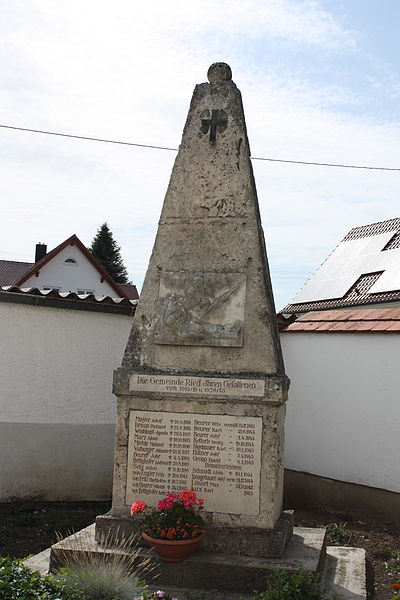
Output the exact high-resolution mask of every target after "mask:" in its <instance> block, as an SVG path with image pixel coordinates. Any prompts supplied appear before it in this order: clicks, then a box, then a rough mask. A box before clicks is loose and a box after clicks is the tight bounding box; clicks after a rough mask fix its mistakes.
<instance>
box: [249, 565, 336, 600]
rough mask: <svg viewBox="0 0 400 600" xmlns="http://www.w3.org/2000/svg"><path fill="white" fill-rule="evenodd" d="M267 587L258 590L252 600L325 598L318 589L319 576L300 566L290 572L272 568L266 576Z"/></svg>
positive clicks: (313, 599)
mask: <svg viewBox="0 0 400 600" xmlns="http://www.w3.org/2000/svg"><path fill="white" fill-rule="evenodd" d="M265 580H266V583H267V587H266V589H265V590H264V591H262V592H258V593H257V594H256V596H255V598H254V599H253V600H323V599H324V598H327V596H326V595H325V592H324V591H323V590H322V591H321V589H320V576H319V574H317V573H310V572H309V571H306V570H305V569H304V568H303V567H301V568H300V569H299V570H298V571H297V572H296V573H293V574H290V573H287V572H286V571H282V570H281V569H273V571H272V572H271V573H269V574H268V575H267V576H266V578H265Z"/></svg>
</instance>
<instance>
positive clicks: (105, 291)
mask: <svg viewBox="0 0 400 600" xmlns="http://www.w3.org/2000/svg"><path fill="white" fill-rule="evenodd" d="M0 285H1V286H6V285H14V286H17V287H20V288H22V287H23V288H29V287H34V288H38V289H39V290H43V291H48V290H55V291H58V292H74V293H76V294H94V295H95V296H109V297H110V298H130V299H131V300H134V299H137V298H138V293H137V290H136V286H134V285H130V284H126V285H125V284H124V285H120V284H118V283H116V282H115V281H114V280H113V278H112V277H111V276H110V275H109V273H108V272H107V271H106V270H105V269H104V268H103V267H102V265H101V264H100V263H99V262H98V261H97V260H96V258H95V257H94V256H93V255H92V254H91V253H90V252H89V250H88V249H87V248H86V246H85V245H84V244H83V243H82V242H81V241H80V240H79V238H78V237H77V236H76V235H75V234H74V235H72V236H71V237H69V238H68V239H66V240H65V241H64V242H62V243H61V244H59V245H58V246H57V247H56V248H54V249H53V250H51V252H48V253H47V247H46V245H45V244H37V246H36V255H35V262H34V263H22V262H17V261H5V260H0Z"/></svg>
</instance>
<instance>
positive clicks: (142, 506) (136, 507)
mask: <svg viewBox="0 0 400 600" xmlns="http://www.w3.org/2000/svg"><path fill="white" fill-rule="evenodd" d="M146 508H147V504H146V502H143V500H136V502H134V503H133V504H132V506H131V515H135V514H136V513H140V512H143V511H144V510H146Z"/></svg>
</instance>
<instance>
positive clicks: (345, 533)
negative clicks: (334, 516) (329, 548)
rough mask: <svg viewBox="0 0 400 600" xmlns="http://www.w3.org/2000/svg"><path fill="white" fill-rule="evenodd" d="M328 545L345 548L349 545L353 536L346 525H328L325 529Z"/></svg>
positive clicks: (340, 523)
mask: <svg viewBox="0 0 400 600" xmlns="http://www.w3.org/2000/svg"><path fill="white" fill-rule="evenodd" d="M326 533H327V535H328V544H331V545H333V546H346V545H347V544H349V543H350V540H351V538H352V537H353V534H352V532H351V531H349V530H348V529H347V523H343V522H342V521H340V522H339V523H329V525H327V527H326Z"/></svg>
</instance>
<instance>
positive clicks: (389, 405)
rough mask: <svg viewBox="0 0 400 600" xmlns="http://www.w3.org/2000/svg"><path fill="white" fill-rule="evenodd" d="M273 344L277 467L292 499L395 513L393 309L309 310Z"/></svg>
mask: <svg viewBox="0 0 400 600" xmlns="http://www.w3.org/2000/svg"><path fill="white" fill-rule="evenodd" d="M281 340H282V348H283V353H284V360H285V368H286V373H287V374H288V376H289V377H290V380H291V385H290V389H289V401H288V405H287V416H286V424H285V427H286V445H285V466H286V468H287V469H288V470H289V475H288V477H287V479H288V478H290V477H291V480H292V481H293V485H294V487H295V488H297V494H299V493H304V494H305V496H307V497H308V496H309V497H310V498H311V500H310V501H311V502H312V494H314V499H315V500H317V496H318V495H319V496H320V498H319V499H320V501H321V503H322V504H325V505H329V503H332V502H333V504H335V503H336V505H340V504H342V505H345V504H346V500H345V499H346V497H347V499H348V502H347V503H348V504H349V503H350V502H353V504H354V503H355V505H356V506H355V507H356V508H357V505H359V508H360V507H361V506H362V503H363V502H364V503H365V502H366V504H365V505H366V506H367V505H368V504H369V505H370V506H371V501H372V500H371V499H373V498H375V500H374V502H376V507H377V510H382V509H383V507H384V505H385V503H389V504H390V505H393V506H394V505H395V504H396V506H397V510H399V509H400V461H399V460H398V453H399V432H400V392H399V383H400V380H399V354H400V352H399V351H400V308H392V309H389V308H386V309H385V308H380V309H369V310H368V309H353V310H343V309H342V310H330V311H319V312H309V313H307V314H305V315H302V316H301V317H300V318H299V319H298V320H297V321H295V322H294V323H292V324H290V325H288V326H287V327H286V328H284V329H283V330H282V332H281ZM290 472H291V473H290ZM294 474H295V475H294ZM317 478H318V479H317ZM346 484H347V485H346ZM307 486H308V487H309V488H310V489H309V491H307ZM365 486H367V487H365ZM372 488H373V489H372ZM334 490H335V492H334V493H333V491H334ZM383 492H386V493H383ZM393 492H394V493H396V494H392V493H393ZM293 493H294V490H293ZM334 495H335V496H336V499H335V498H333V496H334ZM368 495H369V499H368ZM349 498H350V499H349ZM317 503H318V502H317ZM389 512H390V511H389Z"/></svg>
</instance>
